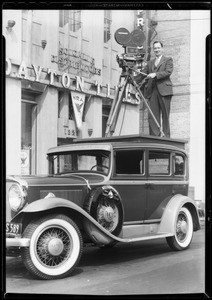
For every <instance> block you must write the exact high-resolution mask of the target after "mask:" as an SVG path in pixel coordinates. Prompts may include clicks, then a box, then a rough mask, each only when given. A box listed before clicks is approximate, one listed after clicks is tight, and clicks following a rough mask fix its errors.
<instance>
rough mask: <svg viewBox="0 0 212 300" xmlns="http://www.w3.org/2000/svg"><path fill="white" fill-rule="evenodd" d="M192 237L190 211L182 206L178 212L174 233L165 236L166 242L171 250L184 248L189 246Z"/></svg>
mask: <svg viewBox="0 0 212 300" xmlns="http://www.w3.org/2000/svg"><path fill="white" fill-rule="evenodd" d="M192 237H193V220H192V216H191V213H190V211H189V210H188V209H187V208H185V207H182V208H181V209H180V211H179V213H178V216H177V220H176V227H175V235H174V236H172V237H167V238H166V240H167V243H168V245H169V247H170V248H171V249H173V250H177V251H180V250H185V249H187V248H188V247H189V245H190V243H191V241H192Z"/></svg>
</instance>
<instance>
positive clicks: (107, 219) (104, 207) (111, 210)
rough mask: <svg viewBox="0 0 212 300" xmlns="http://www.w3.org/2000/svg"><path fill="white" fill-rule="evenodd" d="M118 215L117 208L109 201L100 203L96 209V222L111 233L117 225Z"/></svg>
mask: <svg viewBox="0 0 212 300" xmlns="http://www.w3.org/2000/svg"><path fill="white" fill-rule="evenodd" d="M118 220H119V213H118V208H117V206H116V205H115V204H114V203H113V202H110V201H107V200H104V201H101V202H100V203H99V205H98V208H97V221H98V222H99V224H100V225H102V226H103V227H104V228H105V229H107V230H108V231H110V232H112V231H113V230H115V228H116V226H117V225H118Z"/></svg>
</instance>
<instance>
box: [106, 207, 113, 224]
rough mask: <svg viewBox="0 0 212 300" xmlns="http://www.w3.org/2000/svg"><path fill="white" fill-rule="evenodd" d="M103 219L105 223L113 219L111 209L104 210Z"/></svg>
mask: <svg viewBox="0 0 212 300" xmlns="http://www.w3.org/2000/svg"><path fill="white" fill-rule="evenodd" d="M104 218H105V220H106V221H107V222H111V221H113V218H114V210H113V209H112V207H106V208H105V210H104Z"/></svg>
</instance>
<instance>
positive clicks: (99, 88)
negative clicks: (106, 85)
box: [94, 81, 102, 95]
mask: <svg viewBox="0 0 212 300" xmlns="http://www.w3.org/2000/svg"><path fill="white" fill-rule="evenodd" d="M94 85H96V86H97V91H96V93H97V95H99V94H100V93H101V87H102V84H101V83H98V82H97V81H95V84H94Z"/></svg>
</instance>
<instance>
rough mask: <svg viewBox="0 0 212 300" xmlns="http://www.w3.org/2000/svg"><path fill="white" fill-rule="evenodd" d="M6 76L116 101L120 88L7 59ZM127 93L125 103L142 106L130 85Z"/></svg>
mask: <svg viewBox="0 0 212 300" xmlns="http://www.w3.org/2000/svg"><path fill="white" fill-rule="evenodd" d="M6 76H9V77H12V78H17V79H21V80H25V81H27V82H34V83H40V84H43V85H49V86H55V87H56V88H63V89H67V90H69V91H76V92H82V93H84V94H87V95H91V96H92V95H93V96H99V97H102V98H108V99H110V100H113V99H114V96H115V93H116V90H117V88H120V87H118V86H113V87H111V86H110V84H103V83H101V82H99V81H97V80H92V79H89V78H85V77H82V76H78V75H74V74H71V73H67V72H64V71H61V70H55V69H51V68H44V67H42V66H37V65H34V64H31V65H30V66H27V65H26V63H25V62H24V61H22V62H21V64H20V65H18V64H17V63H14V62H12V61H11V59H9V58H6ZM126 91H127V93H126V95H125V98H124V99H123V102H127V103H129V104H133V105H138V104H140V97H139V95H138V94H137V93H135V92H133V91H132V90H131V89H130V85H129V86H128V87H127V89H126Z"/></svg>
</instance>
